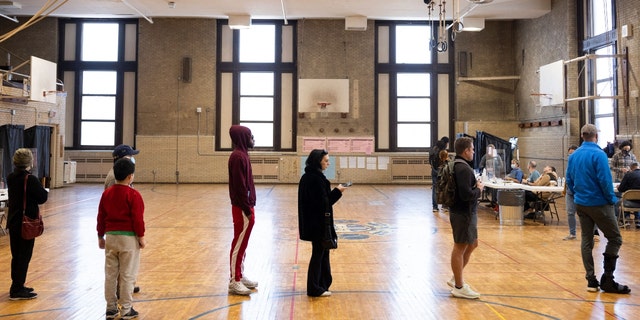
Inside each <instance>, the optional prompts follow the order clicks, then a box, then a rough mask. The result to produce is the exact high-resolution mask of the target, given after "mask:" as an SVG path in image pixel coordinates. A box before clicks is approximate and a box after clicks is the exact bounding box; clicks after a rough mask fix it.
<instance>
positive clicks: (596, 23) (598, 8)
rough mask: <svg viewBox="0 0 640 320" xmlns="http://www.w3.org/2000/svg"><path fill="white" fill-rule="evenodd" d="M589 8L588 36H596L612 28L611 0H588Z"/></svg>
mask: <svg viewBox="0 0 640 320" xmlns="http://www.w3.org/2000/svg"><path fill="white" fill-rule="evenodd" d="M588 1H589V2H590V10H589V16H590V19H589V26H590V27H589V29H588V30H589V36H590V37H593V36H597V35H599V34H603V33H605V32H607V31H611V30H613V13H612V10H613V3H612V1H613V0H588Z"/></svg>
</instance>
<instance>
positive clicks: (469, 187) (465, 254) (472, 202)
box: [447, 137, 484, 299]
mask: <svg viewBox="0 0 640 320" xmlns="http://www.w3.org/2000/svg"><path fill="white" fill-rule="evenodd" d="M454 150H455V152H456V158H455V160H454V161H455V162H454V163H453V175H454V178H455V179H454V180H455V185H456V187H455V195H454V199H455V201H454V204H453V205H452V206H451V207H450V208H449V210H450V214H449V221H450V222H451V229H452V232H453V242H454V243H453V250H452V251H451V270H452V271H453V278H451V280H449V281H447V284H448V285H449V286H450V287H452V289H451V295H453V296H454V297H458V298H465V299H478V298H480V293H478V292H476V291H474V290H473V289H471V287H470V286H469V285H468V284H467V283H465V282H464V279H463V276H462V272H463V270H464V268H465V266H466V265H467V264H468V263H469V260H470V258H471V253H472V252H473V251H474V250H475V249H476V248H477V247H478V198H480V194H481V192H482V189H483V188H484V185H483V184H482V181H480V180H476V177H475V174H474V172H473V168H472V167H471V162H472V161H473V155H474V153H475V151H474V147H473V140H472V139H471V138H469V137H461V138H458V139H456V141H455V143H454Z"/></svg>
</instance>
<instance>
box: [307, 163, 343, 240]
mask: <svg viewBox="0 0 640 320" xmlns="http://www.w3.org/2000/svg"><path fill="white" fill-rule="evenodd" d="M304 172H305V173H304V174H303V175H302V178H300V183H299V184H298V229H299V232H300V239H301V240H306V241H320V240H322V236H323V231H324V227H325V226H324V225H325V219H324V217H325V213H331V225H332V226H333V207H332V206H333V204H334V203H336V201H338V200H339V199H340V197H342V192H340V190H338V189H337V188H334V189H333V190H331V183H330V182H329V180H327V178H326V177H325V176H324V174H323V173H322V171H320V170H318V169H315V168H310V167H306V168H305V169H304Z"/></svg>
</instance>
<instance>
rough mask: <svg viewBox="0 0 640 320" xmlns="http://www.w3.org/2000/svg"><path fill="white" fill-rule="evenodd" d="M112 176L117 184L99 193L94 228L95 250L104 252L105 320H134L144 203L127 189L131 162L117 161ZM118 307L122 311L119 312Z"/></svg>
mask: <svg viewBox="0 0 640 320" xmlns="http://www.w3.org/2000/svg"><path fill="white" fill-rule="evenodd" d="M113 172H114V175H115V178H116V184H115V185H113V186H111V187H109V188H108V189H107V190H105V191H104V192H103V193H102V198H100V205H99V207H98V225H97V231H98V246H99V247H100V249H105V278H104V287H105V291H104V295H105V300H106V301H107V313H106V318H107V319H115V318H117V317H118V315H119V314H120V313H122V317H121V319H134V318H136V317H137V316H138V312H137V311H136V310H134V309H133V306H132V303H131V302H132V300H133V298H132V293H133V286H134V283H135V279H136V276H137V274H138V267H139V266H140V249H142V248H144V247H145V245H146V242H145V240H144V231H145V227H144V201H143V200H142V196H141V195H140V192H138V191H137V190H135V189H133V188H131V187H130V184H131V183H132V182H133V174H134V172H135V164H133V162H132V161H131V160H130V159H127V158H123V159H120V160H118V161H116V163H115V164H114V165H113ZM105 237H106V238H105ZM118 281H120V283H119V289H118ZM118 290H119V291H120V292H119V298H118V295H117V294H116V293H117V292H116V291H118ZM118 300H119V301H118ZM118 303H119V304H120V306H121V307H122V310H118Z"/></svg>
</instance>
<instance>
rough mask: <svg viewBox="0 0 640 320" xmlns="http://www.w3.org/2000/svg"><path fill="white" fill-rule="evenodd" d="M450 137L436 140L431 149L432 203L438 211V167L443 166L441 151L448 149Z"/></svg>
mask: <svg viewBox="0 0 640 320" xmlns="http://www.w3.org/2000/svg"><path fill="white" fill-rule="evenodd" d="M448 146H449V137H447V136H444V137H442V138H440V140H438V141H437V142H436V145H435V146H434V147H433V148H431V150H429V164H431V204H432V205H433V212H438V196H437V190H436V186H437V185H438V169H439V168H440V167H441V165H442V162H441V160H440V156H439V154H440V151H442V150H447V147H448Z"/></svg>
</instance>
